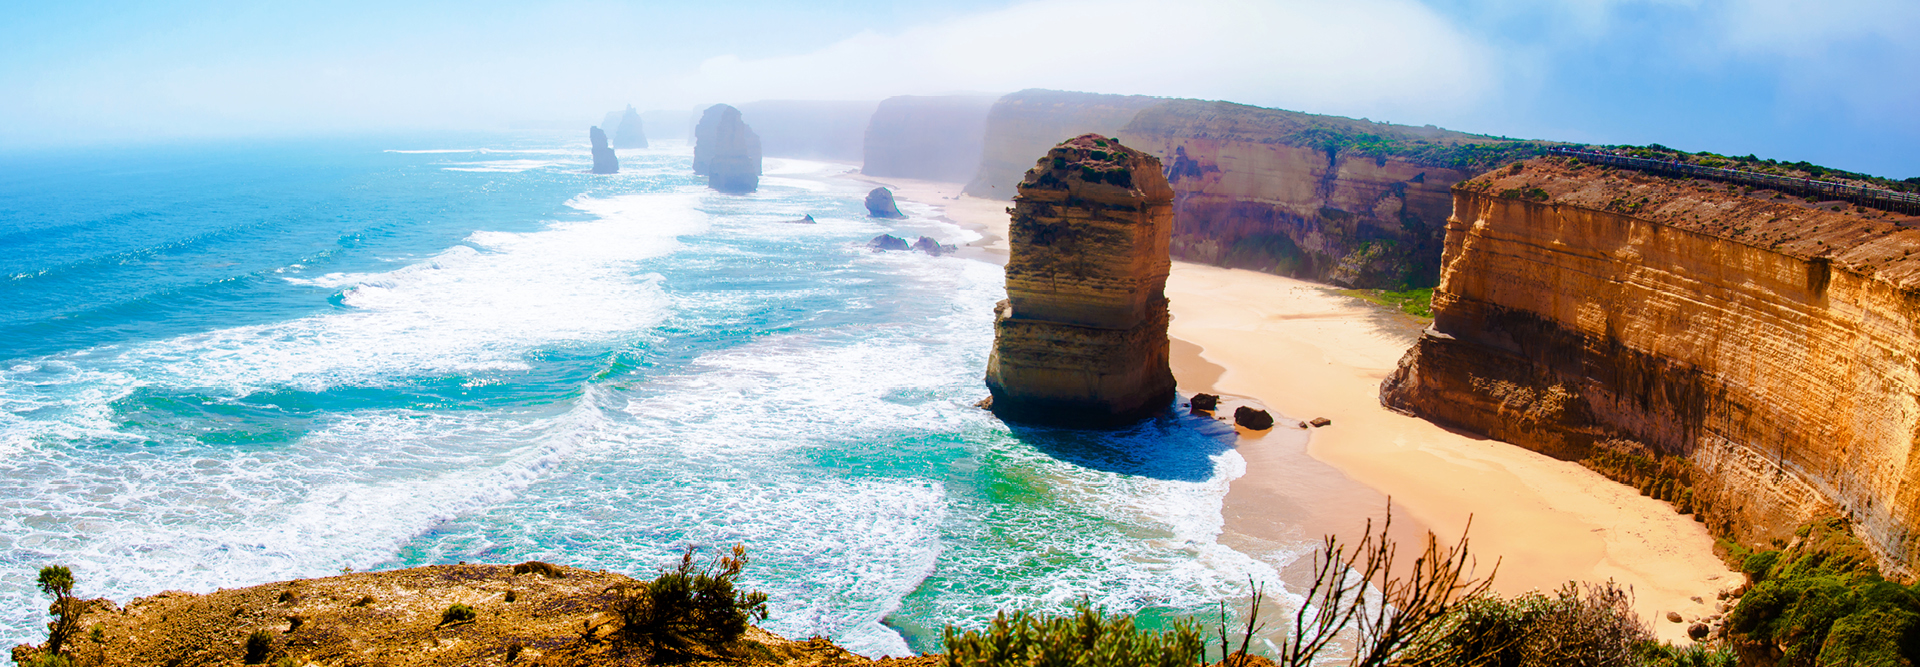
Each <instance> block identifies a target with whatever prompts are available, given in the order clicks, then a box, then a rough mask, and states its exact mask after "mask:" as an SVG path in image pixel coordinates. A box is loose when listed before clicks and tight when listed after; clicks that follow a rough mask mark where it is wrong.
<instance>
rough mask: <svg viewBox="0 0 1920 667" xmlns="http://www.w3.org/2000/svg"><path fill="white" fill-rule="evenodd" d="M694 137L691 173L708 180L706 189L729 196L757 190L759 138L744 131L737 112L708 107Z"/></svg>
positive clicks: (726, 107)
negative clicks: (725, 193) (709, 188)
mask: <svg viewBox="0 0 1920 667" xmlns="http://www.w3.org/2000/svg"><path fill="white" fill-rule="evenodd" d="M693 136H694V144H693V173H694V174H696V175H700V176H705V177H707V186H708V187H711V188H713V189H715V190H719V191H721V192H727V193H732V194H746V193H749V192H753V191H755V190H758V189H760V135H757V134H754V133H753V128H750V127H747V124H746V122H745V121H743V120H742V119H741V117H740V110H739V109H735V108H733V107H731V106H728V105H725V104H715V105H713V106H711V107H707V111H706V113H705V114H703V115H701V116H700V124H699V125H696V126H694V129H693Z"/></svg>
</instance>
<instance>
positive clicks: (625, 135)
mask: <svg viewBox="0 0 1920 667" xmlns="http://www.w3.org/2000/svg"><path fill="white" fill-rule="evenodd" d="M613 147H614V148H646V147H647V133H646V130H645V128H644V126H643V124H642V123H641V122H640V112H638V111H634V110H633V107H632V106H628V107H627V112H626V113H624V114H621V115H620V125H619V126H618V129H616V130H614V131H613Z"/></svg>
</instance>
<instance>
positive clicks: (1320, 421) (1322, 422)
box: [1307, 417, 1333, 428]
mask: <svg viewBox="0 0 1920 667" xmlns="http://www.w3.org/2000/svg"><path fill="white" fill-rule="evenodd" d="M1307 423H1308V424H1311V425H1312V426H1313V427H1314V428H1320V427H1322V426H1332V425H1333V420H1331V419H1328V418H1326V417H1314V418H1313V420H1312V421H1309V422H1307Z"/></svg>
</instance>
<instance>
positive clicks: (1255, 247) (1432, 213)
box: [966, 90, 1540, 288]
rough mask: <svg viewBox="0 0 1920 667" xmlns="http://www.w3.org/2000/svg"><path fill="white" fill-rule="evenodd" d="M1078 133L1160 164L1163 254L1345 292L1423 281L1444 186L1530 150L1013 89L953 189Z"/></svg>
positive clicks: (1437, 239)
mask: <svg viewBox="0 0 1920 667" xmlns="http://www.w3.org/2000/svg"><path fill="white" fill-rule="evenodd" d="M1082 132H1096V133H1101V134H1106V135H1109V136H1117V137H1119V138H1120V139H1122V140H1123V141H1125V142H1126V143H1127V145H1128V146H1132V147H1134V148H1139V149H1141V150H1145V151H1147V152H1149V153H1152V154H1154V155H1156V156H1159V158H1160V159H1161V161H1162V163H1163V164H1164V165H1166V175H1167V179H1168V181H1169V182H1170V183H1172V185H1173V188H1174V192H1175V198H1174V202H1175V203H1174V231H1173V241H1172V245H1171V250H1172V252H1173V256H1174V257H1177V258H1180V259H1184V260H1187V261H1192V262H1199V263H1203V264H1213V265H1217V266H1227V267H1233V268H1243V269H1252V270H1256V271H1265V272H1269V273H1277V274H1281V275H1289V276H1295V277H1300V278H1307V279H1311V280H1319V281H1325V282H1333V283H1337V284H1342V285H1349V286H1355V287H1388V288H1403V287H1410V286H1427V285H1432V284H1433V282H1434V281H1435V280H1436V279H1437V276H1438V272H1439V265H1440V251H1441V245H1442V242H1443V241H1442V239H1443V236H1444V230H1445V223H1446V218H1447V212H1448V210H1449V205H1450V204H1451V203H1452V202H1451V198H1450V196H1449V195H1448V188H1450V187H1452V186H1453V184H1454V183H1457V182H1460V181H1462V180H1465V179H1466V178H1468V177H1471V176H1473V175H1475V174H1479V173H1481V172H1483V171H1485V170H1486V169H1490V168H1493V167H1496V166H1500V165H1504V164H1507V163H1509V162H1512V161H1514V160H1518V159H1522V158H1525V157H1531V156H1533V155H1535V154H1537V153H1538V152H1539V149H1540V145H1539V144H1538V143H1536V142H1519V141H1512V140H1507V139H1502V138H1497V137H1487V136H1481V135H1472V134H1465V133H1460V132H1450V131H1447V130H1442V129H1440V128H1436V127H1432V126H1428V127H1409V126H1404V125H1392V124H1388V123H1375V122H1372V121H1369V120H1365V119H1358V120H1356V119H1352V118H1342V117H1338V116H1321V115H1315V114H1306V113H1298V112H1293V111H1282V110H1279V109H1263V108H1260V107H1252V106H1246V105H1241V104H1232V103H1227V102H1203V101H1198V100H1180V99H1165V98H1153V97H1143V96H1121V95H1095V94H1090V93H1069V92H1061V91H1052V90H1025V91H1020V92H1018V93H1013V94H1011V95H1007V96H1006V97H1003V98H1001V99H1000V101H999V102H998V103H996V104H995V105H994V108H993V111H992V112H991V113H990V114H989V116H988V121H987V137H986V145H985V147H984V148H983V149H982V150H983V157H982V159H981V163H980V169H979V171H978V174H977V175H976V176H975V177H974V179H973V180H972V181H971V182H970V183H968V184H967V187H966V192H967V193H968V194H971V195H974V196H976V197H987V198H995V199H1005V198H1007V197H1008V196H1009V195H1010V193H1011V191H1012V190H1013V189H1014V184H1015V183H1017V182H1018V179H1019V178H1020V173H1021V170H1023V169H1025V167H1026V156H1028V155H1032V154H1033V153H1034V152H1035V151H1037V150H1039V149H1040V148H1042V147H1045V146H1049V145H1051V143H1052V142H1053V141H1056V140H1057V137H1063V136H1073V135H1076V134H1079V133H1082Z"/></svg>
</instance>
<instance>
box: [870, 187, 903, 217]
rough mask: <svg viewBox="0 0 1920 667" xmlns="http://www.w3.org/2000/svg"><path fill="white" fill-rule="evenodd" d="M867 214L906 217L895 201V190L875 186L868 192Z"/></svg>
mask: <svg viewBox="0 0 1920 667" xmlns="http://www.w3.org/2000/svg"><path fill="white" fill-rule="evenodd" d="M867 215H870V216H873V217H876V218H904V217H907V216H906V214H904V213H901V212H900V207H899V205H897V204H895V203H894V202H893V191H892V190H888V189H886V188H874V189H873V191H872V192H868V193H867Z"/></svg>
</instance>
